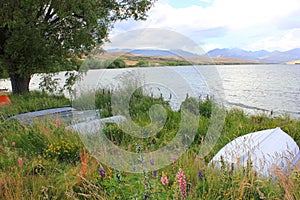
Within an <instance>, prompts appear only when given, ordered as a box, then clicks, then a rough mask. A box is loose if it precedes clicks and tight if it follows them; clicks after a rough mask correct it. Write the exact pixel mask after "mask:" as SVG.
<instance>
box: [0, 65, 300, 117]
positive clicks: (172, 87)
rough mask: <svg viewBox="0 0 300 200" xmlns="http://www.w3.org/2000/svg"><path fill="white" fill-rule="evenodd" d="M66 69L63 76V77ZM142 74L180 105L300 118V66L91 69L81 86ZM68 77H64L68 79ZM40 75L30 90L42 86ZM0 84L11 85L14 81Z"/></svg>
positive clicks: (123, 81) (122, 81)
mask: <svg viewBox="0 0 300 200" xmlns="http://www.w3.org/2000/svg"><path fill="white" fill-rule="evenodd" d="M63 74H64V73H60V74H58V75H57V77H58V78H62V77H63ZM134 77H138V79H139V80H142V81H141V82H142V83H141V86H142V87H143V88H145V89H146V90H147V91H148V92H149V94H150V95H153V96H158V95H162V96H163V97H164V98H165V99H166V100H170V103H171V105H172V107H173V108H174V109H178V107H179V105H180V103H181V101H183V100H184V99H185V98H186V96H187V95H188V96H195V97H200V98H205V97H206V96H207V95H210V96H213V97H214V98H215V99H216V101H218V102H221V103H222V104H223V105H224V106H226V107H229V108H232V107H237V108H241V109H243V110H244V111H246V112H247V113H250V114H261V113H265V114H268V115H269V114H270V112H271V110H272V111H273V114H274V115H284V114H289V115H290V116H291V117H293V118H300V66H299V65H216V66H205V65H204V66H176V67H147V68H126V69H105V70H90V71H89V72H88V73H87V75H86V76H85V78H84V79H83V81H82V82H80V83H78V85H77V86H76V88H78V89H79V88H81V89H84V90H87V89H93V88H101V89H102V88H109V87H110V88H115V87H118V86H119V87H122V86H124V85H128V84H129V83H131V82H132V80H134V79H135V78H134ZM62 79H63V78H62ZM39 81H40V76H39V75H36V76H34V77H33V79H32V81H31V84H30V89H38V85H39ZM0 84H1V85H0V88H3V87H7V88H9V89H10V85H9V84H10V83H9V81H8V80H0Z"/></svg>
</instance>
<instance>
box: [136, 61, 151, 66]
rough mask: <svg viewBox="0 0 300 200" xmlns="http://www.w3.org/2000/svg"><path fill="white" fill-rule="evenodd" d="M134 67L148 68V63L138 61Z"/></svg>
mask: <svg viewBox="0 0 300 200" xmlns="http://www.w3.org/2000/svg"><path fill="white" fill-rule="evenodd" d="M134 66H135V67H148V66H150V63H149V61H146V60H139V61H138V62H137V63H136V64H135V65H134Z"/></svg>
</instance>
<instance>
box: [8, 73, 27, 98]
mask: <svg viewBox="0 0 300 200" xmlns="http://www.w3.org/2000/svg"><path fill="white" fill-rule="evenodd" d="M9 77H10V81H11V87H12V92H13V94H14V95H16V94H17V95H22V94H25V93H28V92H29V82H30V79H31V77H30V76H27V75H25V76H22V75H19V74H10V75H9Z"/></svg>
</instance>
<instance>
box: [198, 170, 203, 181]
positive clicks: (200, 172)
mask: <svg viewBox="0 0 300 200" xmlns="http://www.w3.org/2000/svg"><path fill="white" fill-rule="evenodd" d="M198 178H199V180H200V181H202V179H203V174H202V171H201V170H200V169H199V170H198Z"/></svg>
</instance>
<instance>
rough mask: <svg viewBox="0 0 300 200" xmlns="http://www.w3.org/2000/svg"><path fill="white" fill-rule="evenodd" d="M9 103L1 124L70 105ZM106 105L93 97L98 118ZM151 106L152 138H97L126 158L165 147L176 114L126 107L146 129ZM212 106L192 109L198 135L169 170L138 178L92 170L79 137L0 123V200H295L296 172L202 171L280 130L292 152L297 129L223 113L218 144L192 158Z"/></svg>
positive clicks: (42, 126) (138, 97)
mask: <svg viewBox="0 0 300 200" xmlns="http://www.w3.org/2000/svg"><path fill="white" fill-rule="evenodd" d="M10 98H11V101H12V106H8V107H0V113H1V116H2V119H4V118H6V117H7V116H10V115H13V114H16V113H20V112H27V111H32V110H38V109H45V108H50V107H57V106H65V105H66V104H70V102H69V101H68V100H67V99H65V98H64V97H63V96H48V95H46V94H41V93H32V94H29V95H27V96H18V97H14V96H10ZM109 101H110V96H109V94H107V93H101V92H99V93H97V94H96V102H95V105H96V107H97V108H98V109H101V112H102V115H106V116H110V115H111V110H110V109H109V105H110V104H109ZM189 101H193V100H191V99H189V100H187V101H186V102H184V103H183V104H185V106H187V107H188V106H189V105H191V104H190V102H189ZM153 104H162V105H163V107H164V108H165V109H166V116H167V121H166V123H165V125H164V127H163V128H162V129H161V130H160V131H159V132H157V133H156V134H155V135H152V136H151V137H149V138H142V139H141V138H140V139H138V138H135V137H133V136H130V135H128V134H124V132H123V131H122V130H121V129H120V128H119V127H118V126H116V125H115V124H107V126H106V127H105V128H104V131H103V133H104V134H105V135H106V136H107V137H108V138H109V139H110V140H111V141H113V142H114V143H115V144H116V145H118V146H121V147H122V148H123V149H126V150H128V151H132V152H139V151H142V152H147V151H154V150H157V149H159V148H161V147H163V146H165V145H166V144H167V143H168V142H169V141H170V140H171V139H172V138H174V136H175V135H176V133H177V131H178V126H179V125H178V123H179V121H180V111H172V110H171V109H170V107H169V105H168V102H165V101H163V99H161V98H156V99H153V98H150V97H145V96H143V95H142V94H141V93H136V94H134V96H133V97H132V99H131V101H130V114H131V116H132V118H133V120H134V121H135V122H136V123H138V124H140V125H147V124H148V123H149V122H150V118H149V116H148V115H147V111H148V109H149V108H150V107H151V105H153ZM211 106H212V102H211V101H210V100H205V101H203V102H199V105H198V107H196V108H199V113H200V117H199V127H198V130H197V134H196V136H195V138H194V140H193V142H192V144H191V146H190V148H189V149H188V150H187V151H186V152H185V153H184V154H183V155H182V156H181V157H180V158H179V159H178V160H176V161H175V160H174V162H173V163H172V164H170V165H169V166H167V167H164V168H162V169H159V170H154V169H153V171H152V172H148V173H144V174H143V173H141V174H133V173H124V172H120V171H117V170H114V169H113V168H109V167H108V166H105V165H104V164H103V163H99V162H98V161H97V160H96V159H95V158H94V157H92V156H91V155H90V154H89V153H88V151H87V150H86V149H85V147H84V145H83V143H82V142H81V140H80V138H79V137H78V135H77V134H76V133H74V132H71V131H67V130H66V129H65V126H66V124H64V123H63V122H61V123H57V121H55V120H54V121H51V120H49V121H46V122H45V121H43V122H36V123H35V124H34V125H33V126H26V125H20V124H19V123H18V122H17V121H14V120H10V121H4V120H0V199H212V200H215V199H300V193H299V191H300V172H299V170H298V171H295V172H294V173H292V174H283V173H281V172H277V176H278V179H277V180H270V179H266V178H262V177H258V175H257V174H256V173H255V172H253V171H252V170H251V167H248V168H247V169H245V170H244V171H241V172H240V173H231V172H228V171H225V170H221V171H217V170H215V169H212V168H208V167H207V163H208V161H209V160H210V159H211V158H212V157H213V155H214V154H215V153H216V152H218V150H219V149H220V148H222V147H223V146H224V145H225V144H227V143H228V142H230V141H232V140H233V139H235V138H236V137H238V136H240V135H244V134H247V133H249V132H253V131H257V130H262V129H268V128H275V127H281V129H282V130H284V131H285V132H287V133H288V134H289V135H290V136H291V137H292V138H294V140H295V141H296V142H297V144H298V145H299V144H300V121H299V120H294V119H290V118H289V117H284V118H281V117H275V118H268V117H267V116H247V115H245V114H244V113H243V112H242V111H240V110H230V111H226V117H225V121H224V125H223V129H222V134H221V136H220V138H219V139H218V141H217V144H216V145H215V146H214V149H213V150H212V151H211V152H210V154H209V155H207V156H206V157H205V158H199V157H198V156H197V155H198V151H199V148H200V147H201V145H202V143H203V137H204V136H205V134H206V132H207V129H208V127H209V124H210V120H211V112H212V111H211ZM193 109H194V108H193ZM136 144H137V145H136ZM155 162H156V160H152V161H151V163H150V164H153V163H155ZM178 176H179V177H178Z"/></svg>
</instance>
